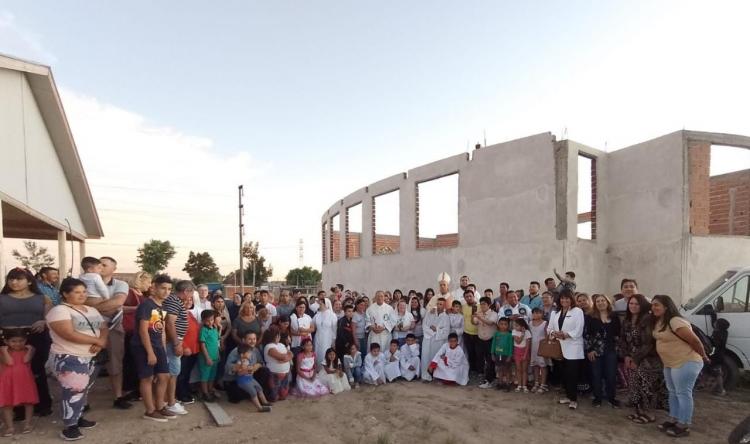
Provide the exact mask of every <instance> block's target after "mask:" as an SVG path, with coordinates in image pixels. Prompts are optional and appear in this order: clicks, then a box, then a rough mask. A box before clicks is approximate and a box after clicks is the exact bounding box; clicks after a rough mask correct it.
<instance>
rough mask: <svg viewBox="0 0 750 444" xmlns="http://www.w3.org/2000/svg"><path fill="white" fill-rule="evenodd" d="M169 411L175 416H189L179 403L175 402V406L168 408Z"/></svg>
mask: <svg viewBox="0 0 750 444" xmlns="http://www.w3.org/2000/svg"><path fill="white" fill-rule="evenodd" d="M167 410H168V411H169V412H170V413H174V414H175V415H187V414H188V411H187V410H185V407H183V406H182V404H180V403H179V402H175V403H174V405H169V406H167Z"/></svg>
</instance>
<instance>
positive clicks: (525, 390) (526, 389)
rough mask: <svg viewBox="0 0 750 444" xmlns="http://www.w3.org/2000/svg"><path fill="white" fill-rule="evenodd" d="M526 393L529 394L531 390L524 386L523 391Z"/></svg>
mask: <svg viewBox="0 0 750 444" xmlns="http://www.w3.org/2000/svg"><path fill="white" fill-rule="evenodd" d="M521 391H522V392H524V393H529V388H528V387H526V386H523V390H521Z"/></svg>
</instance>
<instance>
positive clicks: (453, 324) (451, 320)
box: [448, 301, 464, 347]
mask: <svg viewBox="0 0 750 444" xmlns="http://www.w3.org/2000/svg"><path fill="white" fill-rule="evenodd" d="M448 324H449V326H450V327H449V331H448V334H450V333H455V334H456V335H457V336H458V345H460V346H461V347H463V345H464V344H463V336H464V310H463V306H462V305H461V302H460V301H453V303H452V304H451V311H450V313H448Z"/></svg>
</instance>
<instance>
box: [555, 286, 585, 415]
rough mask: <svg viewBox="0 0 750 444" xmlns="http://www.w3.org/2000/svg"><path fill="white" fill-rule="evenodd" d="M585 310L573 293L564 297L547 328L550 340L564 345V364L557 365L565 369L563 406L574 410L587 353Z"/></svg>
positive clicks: (576, 405) (562, 362)
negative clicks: (579, 374) (579, 377)
mask: <svg viewBox="0 0 750 444" xmlns="http://www.w3.org/2000/svg"><path fill="white" fill-rule="evenodd" d="M583 324H584V316H583V310H581V309H580V308H578V307H576V302H575V297H574V296H573V293H572V292H571V291H570V290H563V291H562V292H561V293H560V309H559V310H558V311H553V312H552V314H551V315H550V320H549V323H548V324H547V332H548V333H549V335H550V337H552V338H555V339H557V340H559V341H560V347H561V348H562V354H563V359H562V361H555V365H558V363H559V364H560V366H561V367H562V380H563V385H564V386H565V394H566V397H565V398H562V399H560V404H568V406H569V407H570V408H571V409H576V408H578V388H577V385H578V372H579V371H580V366H581V363H582V362H583V359H584V353H583Z"/></svg>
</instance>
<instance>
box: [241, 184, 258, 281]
mask: <svg viewBox="0 0 750 444" xmlns="http://www.w3.org/2000/svg"><path fill="white" fill-rule="evenodd" d="M237 188H238V192H239V199H240V202H239V213H240V294H243V295H244V294H245V265H244V258H243V257H242V235H243V232H244V231H245V224H243V223H242V216H243V215H244V214H245V206H244V205H243V204H242V196H244V194H245V192H244V189H243V185H240V186H239V187H237ZM253 279H255V273H253ZM253 285H254V283H253Z"/></svg>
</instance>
